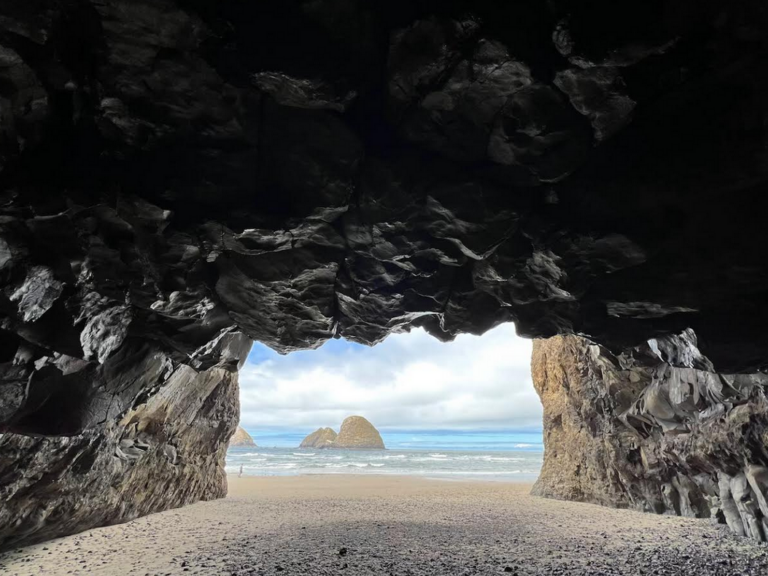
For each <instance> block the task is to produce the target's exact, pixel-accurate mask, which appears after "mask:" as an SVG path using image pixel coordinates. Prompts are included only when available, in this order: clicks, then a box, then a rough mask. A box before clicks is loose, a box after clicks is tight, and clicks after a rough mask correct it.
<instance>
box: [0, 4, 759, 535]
mask: <svg viewBox="0 0 768 576" xmlns="http://www.w3.org/2000/svg"><path fill="white" fill-rule="evenodd" d="M766 29H768V11H766V8H765V4H764V2H762V1H758V0H747V1H744V2H731V3H723V2H693V1H687V0H686V1H683V2H634V3H629V4H627V3H616V2H611V1H609V0H598V1H597V2H591V3H588V4H579V3H573V2H569V1H566V0H553V1H551V2H540V1H538V0H530V1H526V0H524V1H520V2H498V1H495V0H480V1H472V2H469V1H467V2H462V1H460V0H459V1H455V2H436V1H433V0H416V1H414V0H408V1H405V0H393V1H390V2H374V3H371V2H363V1H359V0H313V1H305V0H264V1H260V2H241V1H239V0H217V1H213V0H102V1H99V2H95V1H93V2H92V1H88V0H71V1H66V2H56V3H51V2H45V1H42V0H6V1H4V2H3V3H2V6H0V371H1V372H2V377H1V378H0V431H2V432H3V433H5V434H20V435H28V436H30V437H34V438H40V437H45V438H48V440H46V441H48V442H54V443H55V442H63V443H67V442H71V441H72V440H69V439H67V438H81V437H83V435H96V436H98V437H104V438H107V437H109V438H117V436H121V435H122V432H120V431H119V430H118V428H119V425H118V424H117V423H118V422H120V421H121V420H122V419H123V418H124V417H125V415H126V414H127V413H128V412H129V410H131V409H132V408H133V407H135V406H136V405H137V402H145V401H146V402H149V401H151V399H152V397H154V396H155V395H157V394H161V393H162V390H163V389H164V388H163V386H162V385H159V384H158V382H157V379H156V378H154V377H147V379H146V380H136V382H135V386H134V385H133V384H132V385H128V384H126V386H125V387H124V388H119V389H117V388H115V387H114V386H115V385H114V384H113V383H112V382H113V381H112V380H110V379H108V378H104V371H105V370H106V369H107V368H106V367H107V366H110V365H113V364H114V363H115V362H118V361H119V360H120V359H121V358H133V356H132V355H131V354H130V353H129V351H128V348H129V347H130V346H133V344H132V343H133V342H136V341H140V342H144V343H146V344H147V346H149V347H150V348H151V349H152V350H154V351H155V352H156V353H157V354H159V355H162V356H163V357H164V358H167V359H168V362H169V363H171V365H173V366H175V367H180V366H181V365H185V366H187V367H189V368H191V369H194V370H196V371H199V372H202V373H205V372H206V371H207V370H209V369H211V368H212V367H214V366H225V365H228V366H231V365H232V364H233V362H234V363H236V362H237V359H238V358H240V357H242V355H240V352H241V350H240V349H241V348H242V346H240V344H238V343H240V339H243V340H246V339H256V340H259V341H261V342H264V343H266V344H268V345H269V346H272V347H273V348H275V349H277V350H279V351H281V352H290V351H292V350H297V349H308V348H314V347H317V346H319V345H320V344H322V343H323V342H324V341H326V340H327V339H329V338H332V337H340V336H343V337H346V338H348V339H350V340H353V341H356V342H362V343H367V344H374V343H376V342H379V341H381V340H382V339H383V338H384V337H386V335H387V334H389V333H392V332H397V331H402V330H408V329H410V328H411V327H414V326H421V327H424V328H425V329H426V330H428V331H429V332H430V333H431V334H433V335H435V336H436V337H438V338H443V339H450V338H452V337H453V336H455V335H456V334H457V333H460V332H470V333H482V332H484V331H485V330H487V329H489V328H491V327H493V326H495V325H497V324H499V323H501V322H505V321H515V322H516V324H517V326H518V329H519V331H520V333H521V334H523V335H525V336H530V337H545V336H551V335H554V334H557V333H574V332H578V333H582V334H587V335H589V336H590V337H591V338H592V339H593V340H594V341H596V342H599V343H600V344H602V345H604V346H606V347H607V348H609V349H610V350H612V351H613V352H614V353H616V354H619V353H621V352H622V351H623V350H626V349H629V348H632V347H635V346H638V345H641V344H642V343H643V342H645V341H647V340H648V339H649V338H655V337H659V336H663V335H665V334H672V333H678V332H680V331H681V330H683V329H686V328H689V327H691V328H693V329H694V330H695V331H696V333H697V334H698V335H699V336H700V346H701V349H702V352H704V353H705V354H706V356H707V357H708V358H709V359H710V360H711V361H712V362H713V364H714V367H715V368H716V369H717V370H720V371H722V372H741V371H756V370H758V369H761V368H765V367H768V354H766V350H768V331H766V330H765V326H766V324H768V306H767V305H766V298H765V294H766V292H767V291H768V261H767V260H766V258H765V254H764V246H766V245H768V238H766V235H767V234H768V232H767V231H766V230H768V228H766V226H765V225H764V216H765V210H764V208H765V198H766V197H767V196H766V179H767V177H768V156H766V152H765V150H766V148H765V141H766V121H765V119H766V117H767V116H768V67H767V66H765V57H764V55H765V53H766V51H767V50H768V35H766V34H765V30H766ZM668 362H669V363H670V364H671V365H672V366H678V367H679V366H685V365H684V364H681V363H679V362H678V361H677V360H675V359H674V358H672V359H670V360H669V361H668ZM139 366H140V363H139V361H138V360H136V361H135V362H134V361H133V360H130V361H126V363H125V366H124V368H125V369H126V370H131V369H137V368H138V367H139ZM183 405H185V404H184V402H182V406H183ZM172 408H173V407H172V405H171V404H169V410H170V409H172ZM115 426H117V427H118V428H115V431H108V430H111V428H110V427H115ZM226 428H227V434H229V433H230V432H231V430H229V428H228V426H227V427H226ZM223 432H224V428H222V434H223ZM113 434H116V435H117V436H114V437H113V436H112V435H113ZM12 438H15V437H12ZM226 438H228V436H226V435H224V436H222V438H221V439H220V440H221V442H225V441H226ZM17 441H18V442H21V440H15V439H14V440H13V442H17ZM39 441H42V440H39ZM115 441H116V440H115ZM25 442H32V440H25V441H24V442H22V444H21V445H22V446H28V449H29V450H31V452H29V453H26V454H25V452H24V450H23V449H19V451H18V452H14V454H15V456H13V460H12V462H16V463H17V464H12V465H11V467H10V476H6V475H5V474H4V475H3V476H2V478H0V490H6V489H8V490H10V491H11V492H13V489H12V488H8V487H10V486H13V485H15V484H14V482H15V480H13V478H15V477H16V475H19V474H21V475H23V474H24V472H23V468H24V467H25V466H27V464H25V463H26V462H28V461H29V460H30V459H34V455H35V453H36V452H35V451H34V447H33V445H32V444H28V443H25ZM105 442H106V440H105ZM104 446H106V448H104V450H106V452H105V454H109V453H110V450H111V449H110V448H109V443H108V442H107V443H106V444H104ZM73 452H74V451H73ZM97 453H98V454H99V457H101V452H99V451H97ZM210 454H212V453H210V452H209V455H210ZM103 457H104V458H106V457H107V456H106V455H104V456H103ZM71 458H74V454H73V455H72V456H71ZM83 461H87V459H86V460H83ZM97 461H99V460H98V458H97ZM76 472H77V467H76V466H74V465H73V464H72V463H71V460H70V464H62V469H61V470H58V471H57V472H56V473H55V474H54V476H53V477H56V478H59V479H58V480H57V482H59V483H66V482H70V480H69V479H67V478H69V477H68V476H67V474H71V475H74V474H76ZM41 473H43V474H46V472H41ZM57 475H58V476H57ZM44 477H46V478H49V477H51V476H44ZM65 477H66V478H65ZM120 477H121V476H120V474H117V476H116V477H115V478H117V479H116V480H115V482H117V483H118V484H119V483H120V480H119V478H120ZM36 486H37V487H30V488H29V489H28V491H27V493H26V494H27V496H28V497H29V499H30V500H29V501H30V502H31V501H34V500H35V499H36V498H38V495H41V496H39V497H40V498H42V499H43V500H45V497H44V496H43V495H44V494H46V489H45V488H43V487H42V486H41V485H39V484H38V485H36ZM152 486H160V483H156V484H155V483H153V482H150V483H149V484H148V485H147V488H146V490H147V491H148V493H151V494H154V495H153V496H152V498H154V500H153V503H147V504H146V505H145V506H143V507H141V510H140V512H148V511H151V510H152V509H162V508H163V507H167V505H169V503H170V502H175V500H174V499H173V497H168V498H167V501H164V497H163V496H162V494H161V492H162V491H160V492H153V489H152ZM14 494H18V493H17V492H14ZM89 494H90V492H89ZM22 495H23V494H22ZM15 497H16V496H14V498H15ZM89 498H90V496H89ZM93 498H94V502H96V501H98V499H99V498H100V496H99V495H98V494H96V493H94V495H93ZM43 506H45V505H43ZM88 506H89V504H86V505H84V508H86V509H87V508H88ZM95 506H96V505H95ZM96 507H97V508H98V506H96ZM99 509H100V508H99ZM82 513H83V514H85V512H82ZM137 513H139V511H137ZM118 516H119V514H118ZM105 521H107V518H106V517H105V516H104V515H101V514H100V513H96V514H94V515H93V517H92V519H91V520H90V522H92V524H94V525H95V524H98V523H100V522H105ZM86 524H87V522H85V521H83V522H82V523H80V524H77V526H75V525H74V524H69V523H67V522H66V521H65V520H61V521H59V520H53V519H51V521H50V522H49V528H47V530H48V533H49V534H51V535H53V534H63V533H66V532H67V531H72V530H74V529H78V527H83V526H85V525H86ZM57 525H58V526H59V528H56V526H57ZM0 530H3V531H8V530H10V528H7V527H6V526H4V525H0ZM57 530H58V531H57ZM30 538H32V536H30ZM22 540H23V539H21V538H18V539H17V541H22Z"/></svg>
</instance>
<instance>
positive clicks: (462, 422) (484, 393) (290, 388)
mask: <svg viewBox="0 0 768 576" xmlns="http://www.w3.org/2000/svg"><path fill="white" fill-rule="evenodd" d="M257 346H258V345H257ZM256 352H257V353H256V354H252V355H251V358H249V361H248V363H246V365H245V366H244V368H243V369H242V370H241V372H240V388H241V393H240V398H241V410H242V415H241V422H242V423H243V425H245V426H248V427H255V428H261V427H301V428H316V427H319V426H332V427H338V425H339V424H340V423H341V421H342V420H343V419H344V418H345V417H346V416H349V415H350V414H360V415H363V416H365V417H366V418H368V419H369V420H371V422H373V423H374V424H375V425H376V426H377V427H379V428H398V427H399V428H425V429H438V428H507V429H512V428H539V427H540V426H541V404H540V403H539V399H538V396H537V395H536V392H535V391H534V390H533V384H532V383H531V374H530V359H531V342H530V341H529V340H524V339H522V338H519V337H517V336H516V335H515V331H514V326H513V325H512V324H506V325H502V326H499V327H497V328H495V329H494V330H491V331H489V332H487V333H486V334H484V335H483V336H472V335H469V334H463V335H460V336H458V337H457V338H456V340H455V341H453V342H449V343H441V342H439V341H437V340H435V339H434V338H432V337H431V336H429V335H428V334H426V333H425V332H424V331H423V330H420V329H419V330H414V331H412V332H411V333H409V334H395V335H392V336H390V337H389V338H387V339H386V340H385V341H384V342H382V343H381V344H379V345H378V346H375V347H373V348H367V347H364V346H358V345H355V344H349V343H345V342H332V343H329V344H326V345H325V346H323V347H321V348H320V349H318V350H314V351H311V352H296V353H294V354H290V355H288V356H278V355H276V354H273V353H271V352H270V353H265V351H264V348H263V347H261V348H260V349H257V350H256Z"/></svg>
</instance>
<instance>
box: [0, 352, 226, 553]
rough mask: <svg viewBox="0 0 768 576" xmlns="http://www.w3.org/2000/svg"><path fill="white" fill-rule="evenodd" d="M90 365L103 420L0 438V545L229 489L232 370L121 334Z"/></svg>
mask: <svg viewBox="0 0 768 576" xmlns="http://www.w3.org/2000/svg"><path fill="white" fill-rule="evenodd" d="M235 368H236V367H235ZM88 370H89V371H88V374H89V375H90V376H91V378H93V383H94V386H97V385H99V383H101V386H104V387H105V389H106V390H107V391H109V392H111V394H110V395H105V396H104V397H103V398H100V399H99V401H98V402H95V405H96V406H101V407H103V409H104V412H102V413H101V414H95V415H94V416H98V417H100V418H105V417H106V418H107V419H106V421H105V422H104V423H103V424H93V425H90V426H89V427H88V428H87V429H86V430H85V431H83V432H81V433H80V434H76V435H73V436H56V437H44V436H22V435H18V434H3V435H2V437H0V499H2V502H3V505H2V506H0V548H4V549H5V548H10V547H14V546H18V545H21V544H30V543H33V542H38V541H42V540H46V539H49V538H53V537H56V536H59V535H61V534H67V533H72V532H78V531H80V530H85V529H87V528H91V527H93V526H100V525H107V524H117V523H120V522H125V521H127V520H131V519H133V518H136V517H138V516H143V515H145V514H148V513H150V512H156V511H159V510H165V509H168V508H175V507H178V506H182V505H184V504H189V503H192V502H196V501H198V500H210V499H214V498H221V497H223V496H224V495H225V494H226V493H227V479H226V474H225V473H224V468H223V466H224V458H225V455H226V449H227V439H228V438H229V437H230V436H231V435H232V433H233V431H234V430H235V426H236V424H237V421H238V417H239V414H238V412H239V411H238V406H239V404H238V390H237V374H236V372H235V371H234V370H233V369H231V368H221V367H214V368H209V369H208V370H205V371H202V372H198V371H196V370H194V369H193V368H190V367H189V366H186V365H183V364H177V363H175V362H173V361H172V360H171V359H170V358H169V357H168V356H165V355H163V354H161V353H158V352H157V351H156V350H154V349H153V348H152V347H150V346H147V345H146V344H145V343H143V342H128V343H126V344H125V345H124V346H122V347H121V349H120V352H119V353H117V354H115V355H113V356H111V357H110V358H109V359H108V360H107V361H106V362H105V363H104V364H102V365H101V366H100V367H99V368H97V369H94V368H93V367H91V368H90V369H88ZM152 389H156V392H155V393H153V394H147V390H152ZM54 409H55V407H51V410H52V412H51V413H52V414H55V412H53V410H54ZM107 410H111V411H107ZM51 422H52V423H55V420H53V419H52V420H51Z"/></svg>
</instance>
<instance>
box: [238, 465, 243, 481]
mask: <svg viewBox="0 0 768 576" xmlns="http://www.w3.org/2000/svg"><path fill="white" fill-rule="evenodd" d="M237 477H238V478H242V477H243V465H242V464H240V473H239V474H238V475H237Z"/></svg>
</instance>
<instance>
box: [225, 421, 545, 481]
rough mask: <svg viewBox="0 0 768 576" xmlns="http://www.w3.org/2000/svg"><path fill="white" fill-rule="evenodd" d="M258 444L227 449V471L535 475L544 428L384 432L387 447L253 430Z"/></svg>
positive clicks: (499, 477)
mask: <svg viewBox="0 0 768 576" xmlns="http://www.w3.org/2000/svg"><path fill="white" fill-rule="evenodd" d="M249 432H251V434H252V436H254V439H255V440H256V442H257V443H258V444H259V447H258V448H253V447H236V448H230V450H229V452H228V453H227V472H229V473H231V474H237V473H239V471H240V466H242V467H243V475H244V476H294V475H300V474H391V475H411V476H421V477H427V478H457V479H458V478H474V479H487V480H533V479H535V478H536V477H537V476H538V474H539V471H540V470H541V463H542V456H543V453H542V444H541V432H528V431H524V432H498V431H493V432H487V431H477V432H468V431H461V432H455V431H450V432H446V431H427V432H425V431H418V432H414V431H382V433H381V435H382V438H383V439H384V443H385V444H386V445H387V448H388V449H387V450H315V449H299V448H296V446H298V445H299V444H300V442H301V440H302V439H303V438H304V436H306V434H307V432H304V431H301V432H299V431H296V432H292V431H291V432H285V431H272V432H271V433H270V432H268V431H259V430H249Z"/></svg>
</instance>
